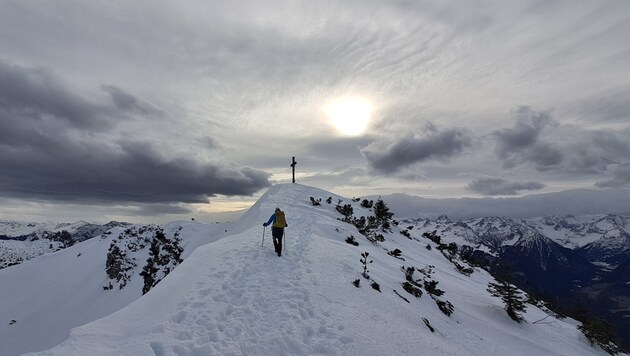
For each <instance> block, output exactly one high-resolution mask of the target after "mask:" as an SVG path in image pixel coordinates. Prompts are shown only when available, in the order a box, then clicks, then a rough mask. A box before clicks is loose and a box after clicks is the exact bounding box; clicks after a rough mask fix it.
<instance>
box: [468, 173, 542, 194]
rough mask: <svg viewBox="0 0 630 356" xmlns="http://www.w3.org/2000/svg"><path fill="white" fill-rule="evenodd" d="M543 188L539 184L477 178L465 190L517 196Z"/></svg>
mask: <svg viewBox="0 0 630 356" xmlns="http://www.w3.org/2000/svg"><path fill="white" fill-rule="evenodd" d="M544 187H545V184H543V183H540V182H511V181H508V180H506V179H502V178H493V177H487V178H478V179H475V180H473V181H472V182H470V183H469V184H468V186H467V187H466V189H468V190H470V191H473V192H475V193H480V194H483V195H517V194H519V192H520V191H523V190H539V189H542V188H544Z"/></svg>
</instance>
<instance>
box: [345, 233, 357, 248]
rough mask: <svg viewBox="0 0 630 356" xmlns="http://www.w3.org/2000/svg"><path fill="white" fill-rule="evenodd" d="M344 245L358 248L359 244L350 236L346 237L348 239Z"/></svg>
mask: <svg viewBox="0 0 630 356" xmlns="http://www.w3.org/2000/svg"><path fill="white" fill-rule="evenodd" d="M346 243H348V244H350V245H354V246H359V243H358V242H357V240H355V239H354V236H352V235H350V236H348V238H347V239H346Z"/></svg>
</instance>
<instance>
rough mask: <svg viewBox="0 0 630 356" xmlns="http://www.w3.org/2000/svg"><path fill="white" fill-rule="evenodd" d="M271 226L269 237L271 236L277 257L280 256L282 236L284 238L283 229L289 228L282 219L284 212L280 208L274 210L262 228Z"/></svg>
mask: <svg viewBox="0 0 630 356" xmlns="http://www.w3.org/2000/svg"><path fill="white" fill-rule="evenodd" d="M269 224H272V225H271V235H272V236H273V246H274V247H275V248H276V253H277V254H278V256H282V236H284V228H285V227H287V226H289V225H288V224H287V220H286V219H285V218H284V211H282V210H280V208H276V211H275V212H274V213H273V215H271V217H270V218H269V220H268V221H267V222H266V223H263V226H269Z"/></svg>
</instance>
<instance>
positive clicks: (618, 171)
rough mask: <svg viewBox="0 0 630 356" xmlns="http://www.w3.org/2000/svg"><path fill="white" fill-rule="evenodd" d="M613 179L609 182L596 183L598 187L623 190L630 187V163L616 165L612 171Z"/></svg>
mask: <svg viewBox="0 0 630 356" xmlns="http://www.w3.org/2000/svg"><path fill="white" fill-rule="evenodd" d="M611 171H612V175H613V177H612V178H611V179H609V180H605V181H600V182H597V183H595V185H596V186H598V187H606V188H621V187H627V186H630V163H624V164H619V165H615V166H614V167H613V168H612V169H611Z"/></svg>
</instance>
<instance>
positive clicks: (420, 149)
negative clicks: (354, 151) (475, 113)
mask: <svg viewBox="0 0 630 356" xmlns="http://www.w3.org/2000/svg"><path fill="white" fill-rule="evenodd" d="M472 141H473V140H472V136H471V135H470V134H469V133H468V131H466V130H463V129H457V128H454V129H448V130H444V131H439V130H438V129H437V128H435V127H434V126H433V125H431V124H429V126H428V129H427V132H426V136H424V137H405V138H401V139H399V140H398V141H396V142H394V143H391V144H389V145H384V144H382V143H379V142H376V143H371V144H370V145H368V146H367V147H365V148H364V149H362V150H361V152H362V153H363V156H364V157H365V158H366V159H367V160H368V163H369V164H370V166H371V167H372V168H373V169H374V170H375V171H377V172H380V173H385V174H391V173H396V172H398V171H399V170H400V169H402V168H403V167H407V166H410V165H413V164H415V163H421V162H425V161H429V160H442V161H447V160H449V159H451V158H453V157H456V156H458V155H460V154H461V153H462V152H463V151H464V149H466V148H467V147H470V146H471V145H472Z"/></svg>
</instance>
